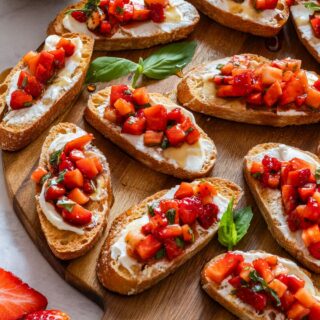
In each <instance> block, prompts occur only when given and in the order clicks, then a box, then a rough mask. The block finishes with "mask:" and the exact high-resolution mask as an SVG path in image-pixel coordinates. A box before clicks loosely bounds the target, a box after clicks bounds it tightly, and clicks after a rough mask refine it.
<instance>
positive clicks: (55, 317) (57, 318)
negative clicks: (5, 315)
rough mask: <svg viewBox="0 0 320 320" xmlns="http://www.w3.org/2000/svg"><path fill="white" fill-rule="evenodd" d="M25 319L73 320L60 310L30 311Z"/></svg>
mask: <svg viewBox="0 0 320 320" xmlns="http://www.w3.org/2000/svg"><path fill="white" fill-rule="evenodd" d="M23 320H71V318H70V317H69V316H68V315H67V314H66V313H64V312H62V311H59V310H43V311H37V312H33V313H30V314H28V315H27V316H26V317H25V318H24V319H23Z"/></svg>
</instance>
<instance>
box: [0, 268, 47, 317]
mask: <svg viewBox="0 0 320 320" xmlns="http://www.w3.org/2000/svg"><path fill="white" fill-rule="evenodd" d="M0 288H1V292H0V319H1V320H15V319H21V318H23V317H24V316H25V315H27V314H28V313H31V312H34V311H38V310H42V309H45V308H46V306H47V304H48V301H47V299H46V297H45V296H43V295H42V294H41V293H40V292H38V291H36V290H34V289H32V288H30V287H29V286H28V285H27V284H26V283H24V282H22V280H21V279H19V278H18V277H16V276H15V275H14V274H12V273H11V272H8V271H6V270H4V269H1V268H0ZM28 320H29V319H28Z"/></svg>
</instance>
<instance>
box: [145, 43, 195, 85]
mask: <svg viewBox="0 0 320 320" xmlns="http://www.w3.org/2000/svg"><path fill="white" fill-rule="evenodd" d="M196 47H197V43H196V42H195V41H191V42H190V41H184V42H179V43H173V44H170V45H168V46H165V47H162V48H161V49H159V50H157V51H156V52H154V53H153V54H152V55H151V56H150V57H148V58H147V59H145V60H144V61H143V63H142V66H143V72H142V73H143V75H145V76H147V77H148V78H151V79H157V80H162V79H165V78H167V77H168V76H171V75H173V74H175V73H177V72H178V71H180V70H182V69H183V68H184V67H185V66H186V65H187V64H188V63H189V62H190V61H191V60H192V58H193V56H194V53H195V50H196Z"/></svg>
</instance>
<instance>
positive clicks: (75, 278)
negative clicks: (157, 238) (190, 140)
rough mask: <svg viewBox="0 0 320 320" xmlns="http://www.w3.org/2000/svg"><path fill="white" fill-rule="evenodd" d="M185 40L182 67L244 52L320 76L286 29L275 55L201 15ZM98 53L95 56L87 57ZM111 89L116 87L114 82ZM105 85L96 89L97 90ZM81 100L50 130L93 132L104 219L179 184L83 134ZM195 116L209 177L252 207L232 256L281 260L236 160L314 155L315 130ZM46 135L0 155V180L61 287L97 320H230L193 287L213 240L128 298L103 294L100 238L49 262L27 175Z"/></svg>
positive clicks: (154, 85)
mask: <svg viewBox="0 0 320 320" xmlns="http://www.w3.org/2000/svg"><path fill="white" fill-rule="evenodd" d="M192 38H194V39H196V40H197V42H198V48H197V52H196V55H195V57H194V60H193V61H192V63H191V64H190V65H189V66H188V68H190V67H192V66H193V65H196V64H199V63H202V62H205V61H210V60H213V59H218V58H222V57H225V56H231V55H234V54H237V53H245V52H251V53H255V54H260V55H264V56H266V57H268V58H276V57H277V58H285V57H287V56H290V57H293V58H298V59H302V60H303V67H304V68H305V69H309V70H314V71H316V72H319V71H320V69H319V67H318V64H317V63H316V61H315V60H314V59H313V58H312V57H311V56H310V55H309V54H308V52H307V51H306V50H305V49H304V47H303V46H302V44H301V43H300V42H299V40H298V38H297V36H296V33H295V30H294V28H293V26H292V23H291V22H289V23H288V25H287V26H286V27H285V29H284V31H283V32H281V35H280V38H281V39H282V48H281V50H280V51H278V52H273V53H272V52H270V51H268V50H267V48H266V46H265V40H264V39H262V38H258V37H254V36H249V35H246V34H243V33H240V32H237V31H234V30H231V29H228V28H225V27H223V26H220V25H218V24H217V23H215V22H213V21H211V20H209V19H208V18H206V17H205V16H202V17H201V22H200V24H199V26H198V28H197V29H196V31H195V32H194V33H193V35H192ZM153 50H154V49H150V50H143V51H142V50H140V51H131V52H125V53H119V54H118V53H111V55H116V56H121V57H126V58H129V59H132V60H134V61H137V60H138V58H139V57H140V56H142V57H147V56H148V55H149V54H150V53H151V52H152V51H153ZM105 54H106V53H103V52H100V53H99V54H95V56H98V55H105ZM124 81H125V82H126V83H129V80H128V78H125V79H124ZM178 81H179V78H177V77H175V76H173V77H170V78H169V79H166V80H164V81H160V82H155V81H149V82H145V83H144V85H148V87H149V91H150V92H152V91H157V92H161V93H165V92H168V91H171V90H172V89H174V88H175V86H176V84H177V83H178ZM115 83H116V82H115ZM117 83H120V80H119V81H117ZM105 85H106V84H103V85H99V86H98V89H99V88H103V87H104V86H105ZM88 95H89V93H88V92H87V90H84V91H83V93H82V94H81V95H80V97H79V99H78V101H77V102H76V103H75V105H73V106H72V107H71V108H70V109H69V110H68V111H66V112H65V114H64V115H63V116H62V117H60V118H59V119H58V120H57V121H56V122H55V124H56V123H58V122H62V121H69V122H73V123H76V124H77V125H79V126H80V127H83V128H84V129H85V130H87V131H89V132H93V133H94V135H95V137H96V140H95V144H96V145H97V146H98V147H99V148H100V150H102V151H103V152H104V154H105V155H106V157H107V159H108V161H109V164H110V167H111V175H112V183H113V192H114V195H115V202H114V205H113V208H112V210H111V217H112V218H114V217H116V216H117V215H118V214H120V213H121V212H123V211H124V210H126V209H127V208H129V207H130V206H131V205H133V204H135V203H137V202H139V201H140V200H142V199H144V198H145V197H147V196H149V195H151V194H153V193H155V192H156V191H159V190H161V189H165V188H170V187H172V186H173V185H175V184H177V183H178V182H179V181H178V180H177V179H174V178H172V177H170V176H166V175H164V174H160V173H157V172H155V171H153V170H151V169H149V168H147V167H145V166H143V165H141V164H140V163H139V162H137V161H136V160H135V159H133V158H131V157H129V156H128V155H127V154H126V153H124V152H123V151H122V150H121V149H119V148H118V147H117V146H115V145H113V144H112V143H111V142H110V141H108V140H106V139H104V138H103V137H102V136H101V135H100V134H99V133H98V132H96V131H95V130H94V129H93V128H92V127H90V126H89V125H88V124H87V123H86V122H85V121H84V119H83V117H82V115H83V110H84V108H85V106H86V102H87V99H88ZM195 116H196V120H197V121H198V124H199V125H200V126H201V127H202V128H203V129H204V130H205V131H206V132H207V133H208V134H209V136H210V137H211V138H212V139H213V140H214V142H215V144H216V146H217V149H218V160H217V162H216V165H215V168H214V170H213V172H212V175H213V176H218V177H223V178H228V179H231V180H233V181H234V182H236V183H238V184H240V186H241V187H242V188H243V190H244V192H245V195H244V197H243V199H242V201H241V203H240V205H241V206H244V205H252V206H253V211H254V213H255V214H254V219H253V221H252V224H251V227H250V230H249V232H248V234H247V235H246V237H245V238H244V239H243V240H242V241H241V243H240V244H239V245H238V247H237V249H241V250H249V249H262V250H266V251H269V252H271V253H274V254H279V255H281V256H288V254H286V252H285V251H284V250H282V249H281V248H280V247H279V246H278V245H277V243H276V241H275V240H274V239H273V238H272V237H271V234H270V233H269V231H268V230H267V225H266V223H265V222H264V220H263V218H262V215H261V214H260V212H259V210H258V209H257V207H256V205H255V203H254V201H253V198H252V196H251V194H250V191H249V190H248V187H247V185H246V184H245V182H244V178H243V174H242V161H243V157H244V155H245V154H246V153H247V151H248V150H249V149H250V148H251V147H253V146H254V145H256V144H258V143H263V142H282V143H285V144H289V145H293V146H296V147H299V148H302V149H305V150H309V151H311V152H315V151H316V148H317V145H318V142H319V134H318V128H319V126H318V125H309V126H300V127H288V128H283V129H279V128H278V129H277V128H272V127H264V126H255V125H246V124H239V123H235V122H229V121H224V120H220V119H215V118H211V117H208V116H206V115H200V114H196V115H195ZM47 133H48V130H46V132H44V133H43V134H42V135H41V136H40V137H39V138H38V139H37V140H36V141H35V142H33V143H32V144H31V145H29V146H28V147H27V148H25V149H24V150H22V151H20V152H14V153H10V152H3V164H4V174H5V179H6V182H7V187H8V191H9V195H10V197H11V198H12V201H13V206H14V210H15V212H16V214H17V215H18V217H19V219H20V220H21V222H22V223H23V225H24V227H25V228H26V230H27V231H28V233H29V235H30V237H31V238H32V240H33V241H34V243H35V244H36V245H37V247H38V248H39V250H40V251H41V252H42V254H43V255H44V256H45V258H46V259H47V260H48V261H49V262H50V264H51V265H52V266H53V268H54V269H55V270H56V271H57V272H59V274H60V275H61V276H62V277H64V278H65V279H66V281H68V282H69V283H70V284H72V285H73V286H75V287H76V288H78V289H79V290H81V291H82V292H84V293H85V294H86V295H87V296H89V297H90V298H92V299H93V300H95V301H97V302H98V303H99V304H100V305H101V306H102V307H104V309H105V316H104V317H103V319H109V320H110V319H153V320H156V319H166V320H171V319H184V320H187V319H192V320H194V319H202V320H204V319H216V320H218V319H219V320H222V319H223V320H228V319H236V318H235V317H234V316H233V315H231V314H230V313H229V312H228V311H227V310H225V309H224V308H222V307H221V306H220V305H219V304H217V303H216V302H214V301H213V300H212V299H211V298H209V296H207V294H206V293H205V292H204V291H203V290H202V289H201V287H200V283H199V280H200V271H201V269H202V267H203V266H204V264H205V263H206V262H207V261H208V260H209V259H211V258H212V257H214V256H215V255H218V254H220V253H222V252H224V251H225V250H226V249H225V248H223V247H222V246H221V245H219V243H218V241H217V239H216V238H215V239H214V240H213V241H211V243H210V244H209V245H208V246H207V247H206V248H205V249H204V250H202V251H201V252H200V253H198V254H197V255H196V256H195V257H194V258H193V259H191V260H190V261H189V262H187V263H186V264H185V265H183V266H182V267H181V268H180V269H179V270H178V271H177V272H175V273H174V274H173V275H171V276H169V277H168V278H166V279H165V280H163V281H161V282H160V283H159V284H158V285H156V286H154V287H153V288H151V289H149V290H147V291H146V292H144V293H142V294H139V295H137V296H131V297H124V296H120V295H118V294H113V293H110V292H108V291H106V290H104V289H103V288H102V287H101V285H99V283H98V280H97V277H96V274H95V267H96V262H97V259H98V255H99V251H100V248H101V245H102V243H103V241H104V239H105V236H106V233H105V235H104V237H103V239H101V241H100V242H99V244H98V245H96V247H95V248H94V249H93V250H92V251H91V252H89V253H88V254H87V255H85V256H83V257H81V258H79V259H76V260H74V261H72V262H69V263H68V262H61V261H59V260H58V259H56V258H55V257H54V256H53V255H52V253H51V251H50V249H49V247H48V246H47V244H46V241H45V238H44V236H43V234H42V232H41V228H40V224H39V220H38V217H37V214H36V209H35V201H34V193H35V190H34V185H33V183H32V182H31V181H30V174H31V172H32V171H33V170H34V169H35V168H36V166H37V164H38V157H39V154H40V150H41V146H42V143H43V141H44V139H45V137H46V136H47ZM319 279H320V278H319ZM319 279H317V280H319Z"/></svg>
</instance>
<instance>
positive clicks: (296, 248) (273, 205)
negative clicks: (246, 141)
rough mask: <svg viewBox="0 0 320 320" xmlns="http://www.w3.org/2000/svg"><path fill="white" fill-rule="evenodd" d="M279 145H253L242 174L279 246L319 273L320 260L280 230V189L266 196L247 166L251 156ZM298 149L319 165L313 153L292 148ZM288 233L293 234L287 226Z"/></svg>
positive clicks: (281, 210)
mask: <svg viewBox="0 0 320 320" xmlns="http://www.w3.org/2000/svg"><path fill="white" fill-rule="evenodd" d="M278 146H279V143H264V144H259V145H257V146H255V147H253V148H252V149H251V150H250V151H249V152H248V154H247V155H246V156H245V158H244V176H245V179H246V181H247V183H248V185H249V188H250V190H251V192H252V194H253V196H254V198H255V201H256V203H257V205H258V207H259V209H260V212H261V213H262V215H263V217H264V219H265V221H266V223H267V225H268V229H269V231H270V232H271V234H272V236H273V237H274V238H275V239H276V241H277V242H278V243H279V245H280V246H281V247H283V248H284V249H285V250H287V251H288V252H289V253H290V254H291V255H292V256H294V257H295V258H296V259H297V260H298V261H299V262H300V263H301V264H303V265H304V266H305V267H306V268H308V269H310V270H312V271H314V272H316V273H320V260H317V261H318V262H316V261H314V260H315V259H314V258H313V257H312V256H311V255H310V253H309V252H308V249H307V248H306V247H305V246H304V245H302V246H300V245H299V244H298V243H297V242H296V241H293V240H291V239H290V238H289V237H288V236H286V235H285V234H284V233H283V232H282V231H281V228H280V226H281V224H280V222H279V221H278V219H276V217H275V216H274V215H275V212H281V213H282V214H283V216H285V212H284V208H283V205H282V201H281V199H282V198H281V193H280V190H275V193H274V194H273V195H272V197H271V196H270V197H268V196H267V194H266V193H265V192H264V191H265V188H264V187H263V186H261V185H260V182H259V181H257V180H256V179H254V178H253V177H252V176H251V174H250V172H249V166H250V162H251V159H250V158H251V157H252V156H254V155H256V154H259V153H261V152H263V151H266V150H270V149H272V148H276V147H278ZM294 149H297V150H299V151H300V152H302V153H305V154H307V155H308V156H310V157H312V158H314V160H316V161H317V162H319V165H320V159H319V158H318V157H317V156H316V155H315V154H313V153H311V152H307V151H303V150H300V149H298V148H294ZM287 232H288V234H294V233H292V232H291V231H290V230H289V227H287Z"/></svg>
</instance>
